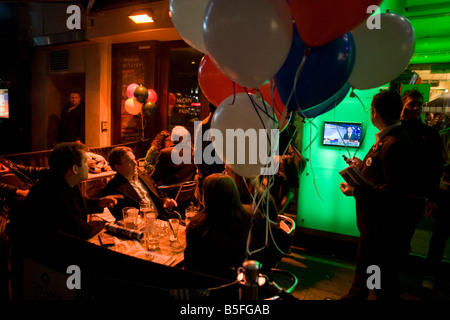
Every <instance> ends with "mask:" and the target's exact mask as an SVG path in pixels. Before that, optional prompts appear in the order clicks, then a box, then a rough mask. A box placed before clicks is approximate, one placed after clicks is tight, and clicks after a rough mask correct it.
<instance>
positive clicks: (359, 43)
mask: <svg viewBox="0 0 450 320" xmlns="http://www.w3.org/2000/svg"><path fill="white" fill-rule="evenodd" d="M377 18H380V29H369V28H368V26H367V25H366V21H364V22H363V23H362V24H360V25H359V26H358V27H357V28H356V29H355V30H353V31H352V33H353V38H354V40H355V51H356V56H355V65H354V67H353V70H352V73H351V74H350V77H349V79H348V82H349V83H350V85H351V86H352V87H353V88H355V89H371V88H375V87H378V86H381V85H383V84H386V83H388V82H390V81H392V80H394V79H395V78H397V77H398V76H399V75H400V74H401V73H402V72H403V71H404V70H405V69H406V67H407V66H408V65H409V62H410V61H411V57H412V55H413V53H414V46H415V37H414V29H413V27H412V26H411V23H410V22H409V20H408V19H406V18H405V17H403V16H401V15H398V14H395V13H382V14H380V15H379V17H376V16H374V17H373V19H377Z"/></svg>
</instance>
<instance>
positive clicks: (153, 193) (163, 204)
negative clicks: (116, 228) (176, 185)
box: [103, 147, 177, 220]
mask: <svg viewBox="0 0 450 320" xmlns="http://www.w3.org/2000/svg"><path fill="white" fill-rule="evenodd" d="M108 162H109V165H110V167H111V169H113V170H114V171H117V173H116V175H115V176H114V178H112V179H111V180H110V181H109V182H108V184H107V185H106V187H105V189H103V195H114V194H120V195H122V196H123V199H121V200H119V202H118V203H117V206H115V207H114V208H113V209H111V213H112V215H113V216H114V217H115V218H116V219H117V220H122V219H123V216H122V209H123V208H125V207H135V208H139V202H140V201H142V200H144V199H145V200H148V201H149V202H150V203H153V206H154V208H156V210H157V211H158V218H159V219H167V218H168V217H169V213H168V212H167V211H166V209H169V210H170V209H172V207H174V206H176V205H177V203H176V202H175V200H173V199H169V198H168V197H167V195H166V194H164V193H161V192H159V190H158V188H157V187H156V185H155V183H154V182H153V180H152V178H151V177H150V176H149V175H148V174H147V173H146V172H143V171H139V170H138V167H137V162H136V158H135V156H134V154H133V151H132V150H131V148H129V147H116V148H113V149H112V150H111V152H110V154H109V156H108Z"/></svg>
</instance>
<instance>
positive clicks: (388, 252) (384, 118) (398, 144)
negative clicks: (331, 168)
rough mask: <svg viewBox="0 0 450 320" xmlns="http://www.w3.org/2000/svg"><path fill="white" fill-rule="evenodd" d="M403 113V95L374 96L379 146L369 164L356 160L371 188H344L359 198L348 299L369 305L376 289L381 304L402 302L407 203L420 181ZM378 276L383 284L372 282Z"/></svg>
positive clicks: (368, 158) (344, 185)
mask: <svg viewBox="0 0 450 320" xmlns="http://www.w3.org/2000/svg"><path fill="white" fill-rule="evenodd" d="M401 110H402V102H401V98H400V96H399V95H398V94H397V93H395V92H388V91H386V92H381V93H378V94H376V95H375V96H374V98H373V100H372V105H371V109H370V111H371V121H372V124H373V125H374V126H375V127H377V128H378V129H379V130H380V131H379V132H378V133H377V134H376V142H375V144H374V146H373V147H372V148H371V149H370V150H369V152H368V153H367V154H366V156H365V158H364V160H362V161H361V160H360V159H358V158H353V159H351V161H352V162H353V164H354V165H356V167H357V168H358V169H359V170H360V172H361V174H362V176H363V177H364V178H365V179H367V180H368V181H369V183H367V184H362V185H360V186H353V185H350V184H348V183H347V182H343V183H341V191H342V192H343V193H344V194H345V195H346V196H354V197H355V200H356V214H357V217H356V219H357V225H358V229H359V231H360V237H359V245H358V256H357V261H356V269H355V278H354V281H353V285H352V288H351V289H350V292H349V293H348V294H347V295H345V296H344V297H342V298H343V299H352V300H366V299H367V298H368V295H369V291H370V289H375V293H376V295H377V299H383V300H396V299H399V297H400V286H399V278H398V276H399V275H398V272H399V268H400V263H401V259H402V258H403V257H404V256H405V242H406V241H407V238H408V236H407V230H408V227H407V226H405V225H406V222H408V221H409V220H410V219H411V218H410V217H409V216H408V215H409V212H408V210H407V207H406V206H405V203H408V201H410V199H411V197H414V193H415V192H416V188H415V183H416V182H417V173H416V172H417V171H415V170H414V165H415V163H416V154H415V149H414V145H413V143H412V140H411V138H410V137H409V135H408V134H407V132H406V131H405V130H404V128H403V127H402V125H401V123H400V112H401ZM369 267H370V268H369ZM372 268H373V269H372ZM374 270H375V271H374ZM377 270H378V271H377ZM373 272H378V276H377V277H375V279H379V280H380V281H374V282H375V283H374V282H371V281H367V280H368V279H369V276H371V275H372V273H373ZM369 282H370V283H369ZM369 284H371V285H370V287H369ZM372 285H373V286H372Z"/></svg>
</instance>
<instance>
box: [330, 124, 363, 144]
mask: <svg viewBox="0 0 450 320" xmlns="http://www.w3.org/2000/svg"><path fill="white" fill-rule="evenodd" d="M322 142H323V144H324V145H326V146H341V147H355V148H358V147H359V146H360V144H361V123H360V122H339V121H334V122H333V121H325V122H324V124H323V140H322Z"/></svg>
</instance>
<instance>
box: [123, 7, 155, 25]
mask: <svg viewBox="0 0 450 320" xmlns="http://www.w3.org/2000/svg"><path fill="white" fill-rule="evenodd" d="M128 18H130V19H131V20H133V22H134V23H136V24H139V23H149V22H155V18H154V15H153V10H152V9H143V10H135V11H132V12H131V13H130V14H129V15H128Z"/></svg>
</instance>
